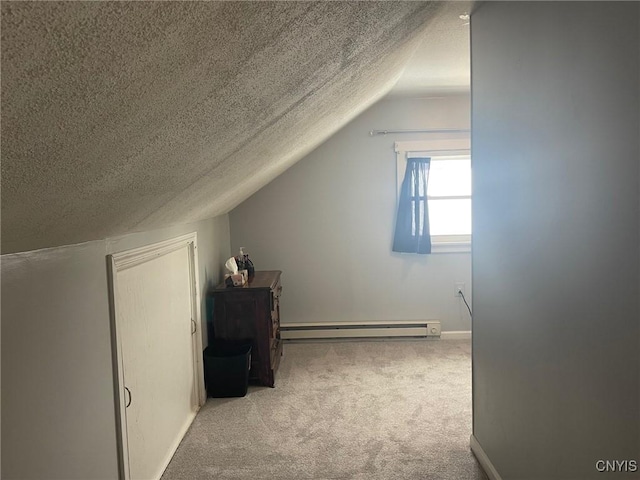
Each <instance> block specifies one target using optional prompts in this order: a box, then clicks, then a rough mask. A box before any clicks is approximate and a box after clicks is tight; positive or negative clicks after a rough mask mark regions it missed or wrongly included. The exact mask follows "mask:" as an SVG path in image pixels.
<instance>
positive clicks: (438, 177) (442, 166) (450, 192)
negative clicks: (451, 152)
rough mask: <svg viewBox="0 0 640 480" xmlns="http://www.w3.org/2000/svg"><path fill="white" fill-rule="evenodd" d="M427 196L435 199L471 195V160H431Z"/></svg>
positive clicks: (463, 158) (464, 158)
mask: <svg viewBox="0 0 640 480" xmlns="http://www.w3.org/2000/svg"><path fill="white" fill-rule="evenodd" d="M428 194H429V195H430V196H435V197H440V196H458V195H471V159H470V158H469V157H462V158H460V157H458V159H455V160H454V159H446V160H445V159H444V157H441V158H440V159H436V158H433V159H431V167H430V170H429V186H428Z"/></svg>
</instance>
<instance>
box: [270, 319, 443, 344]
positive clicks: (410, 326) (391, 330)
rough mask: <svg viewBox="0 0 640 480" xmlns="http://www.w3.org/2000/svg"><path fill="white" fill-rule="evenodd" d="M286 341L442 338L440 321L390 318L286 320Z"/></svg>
mask: <svg viewBox="0 0 640 480" xmlns="http://www.w3.org/2000/svg"><path fill="white" fill-rule="evenodd" d="M280 334H281V336H282V339H283V340H303V339H304V340H310V339H327V338H334V339H339V338H354V339H355V338H385V337H386V338H400V337H405V338H416V337H435V338H438V337H440V322H439V321H437V320H389V321H367V322H322V323H283V324H281V325H280Z"/></svg>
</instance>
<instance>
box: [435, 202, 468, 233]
mask: <svg viewBox="0 0 640 480" xmlns="http://www.w3.org/2000/svg"><path fill="white" fill-rule="evenodd" d="M429 227H430V229H431V235H469V234H471V199H462V200H458V199H456V200H429Z"/></svg>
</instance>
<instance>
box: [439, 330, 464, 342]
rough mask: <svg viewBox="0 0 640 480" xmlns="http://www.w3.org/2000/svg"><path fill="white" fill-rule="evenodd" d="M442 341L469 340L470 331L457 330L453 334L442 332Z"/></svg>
mask: <svg viewBox="0 0 640 480" xmlns="http://www.w3.org/2000/svg"><path fill="white" fill-rule="evenodd" d="M440 338H441V339H442V340H471V330H457V331H453V332H442V333H441V334H440Z"/></svg>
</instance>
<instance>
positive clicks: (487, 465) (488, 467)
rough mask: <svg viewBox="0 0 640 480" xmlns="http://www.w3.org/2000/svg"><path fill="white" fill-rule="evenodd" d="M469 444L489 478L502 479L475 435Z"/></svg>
mask: <svg viewBox="0 0 640 480" xmlns="http://www.w3.org/2000/svg"><path fill="white" fill-rule="evenodd" d="M443 333H444V332H443ZM469 445H470V446H471V451H472V452H473V454H474V455H475V456H476V458H477V459H478V463H480V466H481V467H482V469H483V470H484V473H486V474H487V477H489V480H502V477H501V476H500V474H499V473H498V471H497V470H496V469H495V467H494V466H493V463H491V460H489V457H487V454H486V453H484V450H483V449H482V447H481V446H480V444H479V443H478V440H477V439H476V437H474V436H473V435H471V438H470V440H469Z"/></svg>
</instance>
